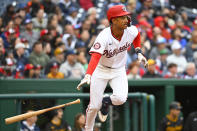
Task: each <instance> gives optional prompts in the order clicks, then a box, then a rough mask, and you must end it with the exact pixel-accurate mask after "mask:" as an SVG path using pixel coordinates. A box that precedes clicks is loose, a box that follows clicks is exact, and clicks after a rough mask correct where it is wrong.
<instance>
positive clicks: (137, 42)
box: [133, 32, 141, 48]
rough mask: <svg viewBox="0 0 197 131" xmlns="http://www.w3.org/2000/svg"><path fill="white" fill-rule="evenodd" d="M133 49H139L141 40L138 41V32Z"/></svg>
mask: <svg viewBox="0 0 197 131" xmlns="http://www.w3.org/2000/svg"><path fill="white" fill-rule="evenodd" d="M133 46H134V48H137V47H140V48H141V40H140V32H138V34H137V36H136V37H135V39H134V41H133Z"/></svg>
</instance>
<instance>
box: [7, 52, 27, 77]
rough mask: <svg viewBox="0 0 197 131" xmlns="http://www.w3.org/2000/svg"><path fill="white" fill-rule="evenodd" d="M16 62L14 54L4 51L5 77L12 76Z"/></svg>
mask: <svg viewBox="0 0 197 131" xmlns="http://www.w3.org/2000/svg"><path fill="white" fill-rule="evenodd" d="M15 64H16V60H15V59H14V54H13V52H12V51H6V54H5V66H6V69H5V71H6V75H7V77H10V76H12V73H13V71H14V70H16V65H15ZM20 67H21V68H24V66H23V67H22V66H20Z"/></svg>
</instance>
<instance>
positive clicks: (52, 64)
mask: <svg viewBox="0 0 197 131" xmlns="http://www.w3.org/2000/svg"><path fill="white" fill-rule="evenodd" d="M50 68H53V69H56V68H59V65H58V63H57V62H52V63H51V65H50Z"/></svg>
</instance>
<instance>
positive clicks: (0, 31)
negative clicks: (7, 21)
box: [0, 17, 5, 35]
mask: <svg viewBox="0 0 197 131" xmlns="http://www.w3.org/2000/svg"><path fill="white" fill-rule="evenodd" d="M4 30H5V27H4V26H3V18H2V17H0V35H1V34H2V33H3V32H4Z"/></svg>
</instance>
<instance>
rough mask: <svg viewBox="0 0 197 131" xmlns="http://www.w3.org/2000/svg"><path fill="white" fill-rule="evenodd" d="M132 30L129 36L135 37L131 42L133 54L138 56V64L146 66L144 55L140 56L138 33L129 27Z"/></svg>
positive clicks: (135, 29) (134, 28) (135, 28)
mask: <svg viewBox="0 0 197 131" xmlns="http://www.w3.org/2000/svg"><path fill="white" fill-rule="evenodd" d="M131 28H132V29H133V30H134V31H133V30H132V32H130V34H131V35H135V39H134V40H133V46H134V48H135V52H136V54H137V56H138V61H139V62H140V63H143V64H144V66H145V67H147V66H148V62H147V60H146V58H145V57H144V55H143V54H142V51H141V38H140V32H139V31H138V29H137V27H135V26H132V27H131Z"/></svg>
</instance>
